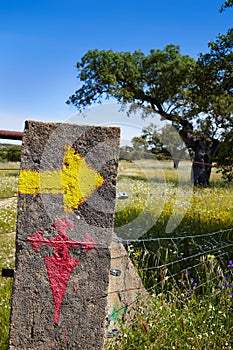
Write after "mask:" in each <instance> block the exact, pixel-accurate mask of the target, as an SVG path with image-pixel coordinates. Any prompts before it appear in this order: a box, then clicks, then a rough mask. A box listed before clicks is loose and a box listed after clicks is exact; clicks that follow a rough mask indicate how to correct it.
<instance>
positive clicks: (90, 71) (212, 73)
mask: <svg viewBox="0 0 233 350" xmlns="http://www.w3.org/2000/svg"><path fill="white" fill-rule="evenodd" d="M232 48H233V28H231V29H229V30H228V32H227V33H226V34H223V35H219V36H218V37H217V38H216V40H215V41H213V42H210V43H209V52H208V53H206V54H200V55H199V58H198V59H197V60H195V59H194V58H192V57H190V56H188V55H182V54H181V53H180V48H179V47H178V46H175V45H167V46H166V47H165V48H164V49H163V50H160V49H157V50H154V49H152V50H150V52H149V54H144V53H143V52H142V51H140V50H137V51H134V52H133V53H130V52H114V51H112V50H101V51H99V50H97V49H96V50H90V51H88V52H87V53H86V54H85V55H84V56H83V57H82V59H81V61H80V62H78V63H77V69H78V79H79V80H80V81H81V82H82V86H81V87H80V88H79V89H78V90H77V91H76V92H75V93H74V94H73V95H72V96H70V98H69V100H68V101H67V103H68V104H73V105H74V106H76V107H77V109H78V110H79V111H81V110H83V109H84V108H86V107H88V106H90V105H91V104H93V103H101V102H102V101H103V98H107V99H108V98H110V97H113V98H115V100H116V101H117V102H119V103H121V104H123V105H126V104H130V109H129V113H130V112H133V111H135V109H138V108H140V110H141V111H142V116H144V117H145V116H147V115H148V114H153V113H157V114H159V115H160V116H161V118H162V119H166V120H168V121H170V122H171V123H172V124H173V126H174V127H175V128H176V129H177V130H179V132H180V135H181V137H182V139H183V141H184V142H185V143H186V145H187V147H189V148H191V149H192V150H193V151H194V153H195V159H194V160H196V161H197V162H199V163H200V162H203V164H204V163H207V162H208V163H209V165H210V164H211V161H212V158H213V157H214V156H215V154H216V152H217V149H218V142H219V141H222V140H223V139H224V137H226V135H227V133H229V132H230V131H231V129H232V126H233V120H232V111H233V86H232V81H233V51H232ZM203 166H204V167H205V165H203ZM207 168H208V167H207ZM200 171H201V172H202V175H200ZM195 172H196V175H195ZM205 173H206V174H205ZM209 175H210V171H209V168H208V169H204V168H203V169H201V166H196V168H195V169H194V178H195V176H196V183H197V184H201V185H202V184H204V185H205V184H208V177H209ZM194 182H195V181H194Z"/></svg>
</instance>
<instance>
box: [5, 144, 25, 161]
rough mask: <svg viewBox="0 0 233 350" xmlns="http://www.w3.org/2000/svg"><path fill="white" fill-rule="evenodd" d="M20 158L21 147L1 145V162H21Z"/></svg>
mask: <svg viewBox="0 0 233 350" xmlns="http://www.w3.org/2000/svg"><path fill="white" fill-rule="evenodd" d="M20 156H21V146H20V145H8V144H0V162H19V161H20Z"/></svg>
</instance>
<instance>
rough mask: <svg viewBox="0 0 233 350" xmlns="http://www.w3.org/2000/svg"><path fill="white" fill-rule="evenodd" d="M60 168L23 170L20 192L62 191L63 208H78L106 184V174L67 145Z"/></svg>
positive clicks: (44, 192)
mask: <svg viewBox="0 0 233 350" xmlns="http://www.w3.org/2000/svg"><path fill="white" fill-rule="evenodd" d="M65 147H66V149H65V156H64V160H63V168H62V169H61V170H45V171H41V172H38V171H34V170H21V171H20V176H19V192H20V193H25V194H31V195H33V194H40V193H43V194H60V193H62V194H63V198H64V211H65V212H66V213H69V212H71V211H72V210H74V209H76V208H77V207H78V206H79V205H80V204H82V203H83V202H85V201H86V200H87V198H88V197H90V195H91V194H92V193H93V192H94V191H95V190H97V189H98V188H99V187H100V186H102V185H103V183H104V179H103V177H102V176H101V175H100V174H99V173H98V172H96V171H95V170H94V169H93V168H92V167H91V166H90V165H88V164H87V163H86V161H85V159H84V158H82V157H81V156H80V154H79V153H77V152H76V150H75V149H74V148H72V147H70V146H65Z"/></svg>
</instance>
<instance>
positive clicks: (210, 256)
mask: <svg viewBox="0 0 233 350" xmlns="http://www.w3.org/2000/svg"><path fill="white" fill-rule="evenodd" d="M207 257H208V258H209V259H214V258H215V255H210V254H208V255H207Z"/></svg>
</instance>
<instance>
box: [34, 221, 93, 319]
mask: <svg viewBox="0 0 233 350" xmlns="http://www.w3.org/2000/svg"><path fill="white" fill-rule="evenodd" d="M51 228H52V229H56V228H57V229H58V235H57V236H56V237H55V238H53V239H49V238H46V237H43V232H44V230H39V231H37V232H36V233H34V234H33V235H32V236H31V237H29V238H28V240H29V242H30V244H31V246H32V248H33V249H34V250H35V251H36V252H38V251H39V247H40V246H50V247H54V253H53V255H52V256H50V257H43V258H44V260H45V264H46V268H47V272H48V277H49V281H50V287H51V290H52V293H53V300H54V316H53V319H54V322H56V323H58V322H59V318H60V310H61V304H62V300H63V297H64V294H65V291H66V287H67V284H68V281H69V278H70V274H71V272H72V271H73V270H74V268H75V267H76V266H77V265H78V264H79V263H80V260H78V259H74V258H71V256H70V254H69V248H71V247H80V248H82V249H83V251H84V252H88V251H89V250H91V249H93V248H95V247H96V243H95V242H94V241H93V239H92V238H91V237H90V236H89V235H88V234H85V241H84V242H78V241H74V240H70V239H69V237H68V236H67V235H66V231H67V230H68V229H69V230H73V228H74V225H73V223H72V221H70V220H69V219H67V218H61V219H58V220H56V221H55V223H54V224H53V225H52V226H51Z"/></svg>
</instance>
